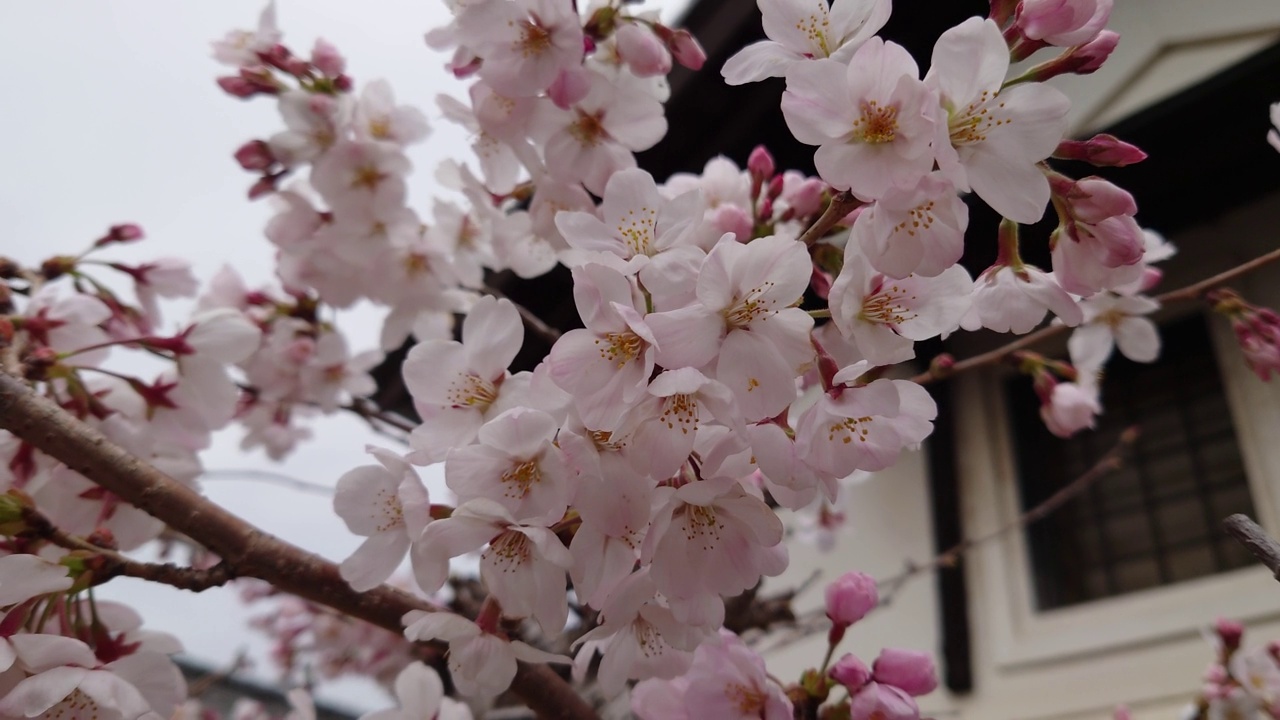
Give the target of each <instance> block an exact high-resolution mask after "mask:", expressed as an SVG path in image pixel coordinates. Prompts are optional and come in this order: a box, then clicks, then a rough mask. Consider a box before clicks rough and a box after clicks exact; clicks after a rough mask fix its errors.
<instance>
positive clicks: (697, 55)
mask: <svg viewBox="0 0 1280 720" xmlns="http://www.w3.org/2000/svg"><path fill="white" fill-rule="evenodd" d="M667 47H668V48H670V49H671V54H672V55H674V56H675V58H676V62H678V63H680V64H681V65H683V66H685V67H687V68H689V69H690V70H701V69H702V65H703V63H705V62H706V61H707V53H706V51H705V50H703V49H702V46H701V45H699V44H698V41H697V40H695V39H694V37H693V36H692V35H690V34H689V31H688V30H676V31H675V32H673V33H671V36H670V38H669V39H668V40H667Z"/></svg>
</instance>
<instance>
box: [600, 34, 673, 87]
mask: <svg viewBox="0 0 1280 720" xmlns="http://www.w3.org/2000/svg"><path fill="white" fill-rule="evenodd" d="M614 38H615V39H616V40H617V41H618V57H620V58H622V61H623V62H625V63H626V64H627V67H629V68H631V72H632V73H634V74H635V75H636V76H638V77H653V76H655V75H666V74H667V73H669V72H671V53H670V52H668V51H667V49H666V48H665V47H663V45H662V41H660V40H659V39H658V38H657V37H655V36H654V34H653V33H652V32H650V31H649V30H647V29H646V28H644V27H643V26H641V25H640V24H639V23H633V22H628V23H622V25H620V26H619V27H618V29H617V31H616V32H615V33H614Z"/></svg>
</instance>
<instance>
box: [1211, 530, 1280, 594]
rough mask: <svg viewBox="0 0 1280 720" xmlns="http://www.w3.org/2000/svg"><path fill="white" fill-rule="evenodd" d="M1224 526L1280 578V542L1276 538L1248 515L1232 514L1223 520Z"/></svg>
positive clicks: (1229, 533) (1228, 532)
mask: <svg viewBox="0 0 1280 720" xmlns="http://www.w3.org/2000/svg"><path fill="white" fill-rule="evenodd" d="M1222 527H1223V529H1225V530H1226V531H1227V534H1228V535H1230V536H1231V537H1233V538H1235V539H1236V540H1237V541H1238V542H1239V543H1240V544H1241V545H1243V546H1245V548H1247V549H1248V550H1249V552H1251V553H1253V556H1254V557H1256V558H1258V560H1260V561H1262V564H1263V565H1266V566H1267V569H1268V570H1270V571H1271V574H1272V575H1274V576H1275V578H1276V579H1277V580H1280V542H1276V540H1275V538H1273V537H1271V536H1270V535H1268V534H1267V531H1266V530H1263V529H1262V526H1260V525H1258V523H1256V522H1254V521H1253V520H1250V519H1249V516H1247V515H1240V514H1236V515H1232V516H1231V517H1228V518H1227V519H1226V520H1223V521H1222Z"/></svg>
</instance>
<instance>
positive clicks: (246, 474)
mask: <svg viewBox="0 0 1280 720" xmlns="http://www.w3.org/2000/svg"><path fill="white" fill-rule="evenodd" d="M200 479H201V480H256V481H259V482H265V483H271V484H272V485H279V486H280V487H286V488H289V489H291V490H298V491H300V492H305V493H311V494H313V495H327V496H332V495H333V488H331V487H329V486H328V485H321V484H320V483H315V482H310V481H308V480H302V479H300V478H295V477H290V476H289V475H285V474H284V473H278V472H271V471H270V470H256V469H254V468H222V469H219V470H206V471H204V472H203V473H201V474H200Z"/></svg>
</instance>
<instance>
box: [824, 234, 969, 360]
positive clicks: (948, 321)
mask: <svg viewBox="0 0 1280 720" xmlns="http://www.w3.org/2000/svg"><path fill="white" fill-rule="evenodd" d="M972 291H973V280H972V279H970V278H969V273H968V271H967V270H965V269H964V268H963V267H961V266H960V265H953V266H951V267H950V268H949V269H948V270H946V271H945V272H942V273H941V274H939V275H938V276H936V277H919V276H916V275H908V276H906V277H905V278H903V279H901V280H894V279H893V278H889V277H885V276H884V275H882V274H880V273H877V272H874V270H873V269H872V268H871V266H870V265H869V264H868V263H867V260H866V258H864V257H863V256H862V255H861V253H859V252H856V248H849V249H848V250H847V251H846V253H845V259H844V266H843V267H842V268H841V269H840V275H839V276H838V277H837V278H836V280H835V282H834V283H833V284H832V286H831V292H830V294H829V297H828V300H829V304H830V306H831V319H832V321H833V322H834V323H835V325H836V327H837V328H839V329H840V334H841V335H843V336H844V337H845V339H846V340H849V341H850V342H852V343H853V344H854V345H856V346H857V349H858V351H859V352H860V353H861V354H862V356H863V357H864V358H865V359H867V360H869V361H870V362H871V363H872V364H873V365H891V364H893V363H897V362H902V361H903V360H909V359H911V358H912V357H915V343H916V342H918V341H921V340H927V339H929V338H931V337H935V336H937V335H941V334H943V333H947V332H950V331H952V330H954V329H956V327H958V326H959V324H960V319H961V318H963V317H964V315H965V313H966V312H968V310H969V304H970V295H971V293H972Z"/></svg>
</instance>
